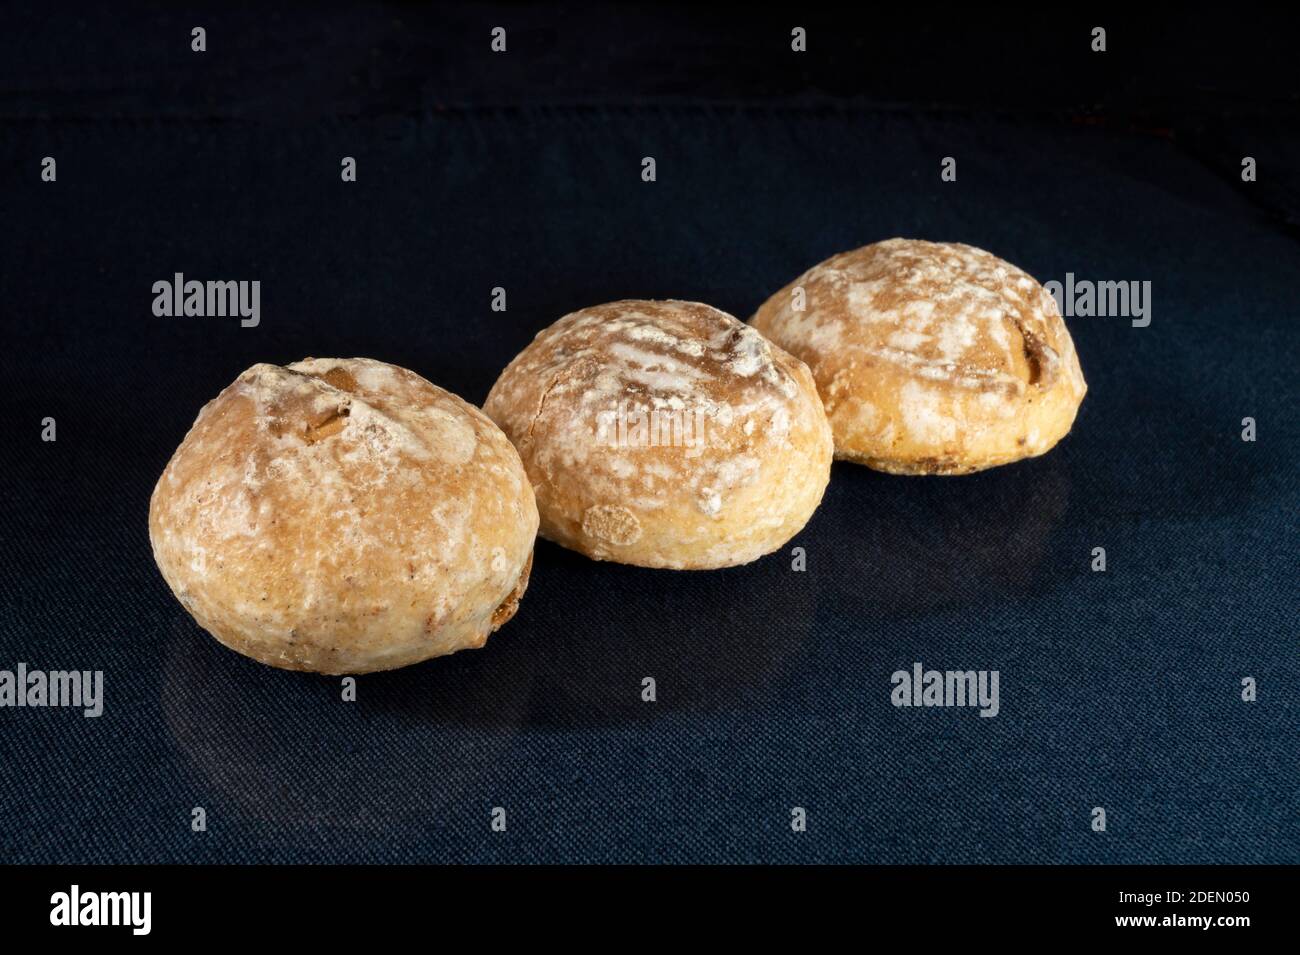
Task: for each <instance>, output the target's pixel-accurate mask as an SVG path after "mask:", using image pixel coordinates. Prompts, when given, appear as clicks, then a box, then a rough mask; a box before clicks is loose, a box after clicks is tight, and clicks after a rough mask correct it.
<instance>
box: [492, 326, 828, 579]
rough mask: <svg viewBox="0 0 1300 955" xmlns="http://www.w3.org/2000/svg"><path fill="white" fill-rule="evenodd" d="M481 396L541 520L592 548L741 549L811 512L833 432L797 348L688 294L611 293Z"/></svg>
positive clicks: (660, 555)
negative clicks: (642, 296)
mask: <svg viewBox="0 0 1300 955" xmlns="http://www.w3.org/2000/svg"><path fill="white" fill-rule="evenodd" d="M484 410H486V411H487V413H488V415H489V416H490V417H491V418H492V419H493V420H494V421H496V422H497V423H498V424H499V425H500V426H501V428H502V430H503V431H505V433H506V434H507V435H508V436H509V437H510V439H511V440H512V441H514V443H515V446H516V447H517V448H518V449H519V452H520V456H521V457H522V458H523V461H524V467H525V468H526V469H527V470H528V475H529V478H530V480H531V481H532V483H533V490H534V492H535V494H536V496H537V502H538V509H539V511H540V514H541V534H542V536H543V537H546V538H548V539H550V540H553V541H556V542H557V543H560V544H563V545H564V546H566V547H570V548H572V549H574V550H577V551H580V552H581V553H584V554H586V555H588V556H590V557H593V558H596V559H599V560H615V561H620V562H623V563H630V564H639V565H641V566H647V567H669V568H678V569H704V568H712V567H726V566H732V565H735V564H743V563H747V562H749V561H751V560H754V559H755V558H757V557H760V556H762V555H763V554H766V553H770V552H771V551H773V550H775V549H776V548H778V547H780V546H781V545H782V544H784V543H785V542H786V541H788V540H789V539H790V538H791V537H792V536H793V535H794V534H796V533H797V532H798V531H799V530H800V529H801V528H802V527H803V526H804V524H805V523H806V522H807V521H808V518H809V517H810V516H811V515H812V512H813V510H814V509H815V508H816V507H817V504H818V503H819V502H820V500H821V496H822V492H823V491H824V490H825V487H826V483H827V481H828V480H829V477H830V462H831V452H832V447H831V435H830V428H829V426H828V424H827V422H826V417H825V414H824V412H823V411H822V407H821V402H820V400H819V399H818V397H817V392H816V388H815V386H814V384H813V380H812V376H811V375H810V374H809V372H808V369H807V368H806V367H805V366H804V365H803V363H802V362H800V361H798V360H797V359H795V358H792V357H791V356H790V355H788V354H786V353H785V352H784V351H782V350H781V349H780V348H777V347H775V346H773V345H772V344H771V343H770V342H769V341H767V340H766V339H765V338H764V337H763V336H762V335H760V334H759V333H758V332H756V331H754V330H753V329H752V328H749V327H748V326H746V325H745V324H743V323H742V322H740V321H738V320H736V319H735V318H733V317H732V316H730V315H728V314H726V313H725V312H721V311H719V310H718V309H715V308H712V307H710V306H708V305H703V304H700V303H697V302H681V301H639V300H629V301H621V302H611V303H608V304H605V305H597V306H594V307H592V308H585V309H582V310H581V311H578V312H574V313H572V314H569V315H566V316H565V317H563V318H561V319H560V320H559V321H558V322H556V323H555V324H554V325H551V326H550V327H549V328H547V329H545V330H543V331H542V332H541V333H539V334H538V335H537V337H536V338H535V339H534V340H533V342H532V343H531V344H530V345H528V347H527V348H525V349H524V350H523V352H521V353H520V354H519V355H518V356H517V357H516V358H515V360H514V361H512V362H511V363H510V365H509V366H508V367H507V368H506V370H505V371H504V372H503V373H502V375H501V377H500V379H498V381H497V383H496V385H495V386H493V388H492V392H491V394H489V395H488V399H487V402H486V403H485V405H484Z"/></svg>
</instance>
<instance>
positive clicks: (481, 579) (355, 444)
mask: <svg viewBox="0 0 1300 955" xmlns="http://www.w3.org/2000/svg"><path fill="white" fill-rule="evenodd" d="M536 533H537V507H536V504H535V503H534V501H533V492H532V489H531V488H530V487H529V484H528V478H527V475H525V474H524V469H523V466H522V465H521V464H520V461H519V455H518V454H516V453H515V449H514V448H513V447H511V445H510V442H509V441H507V440H506V436H505V435H503V434H502V433H501V431H500V430H499V429H498V428H497V427H496V425H494V424H493V423H492V422H491V421H489V420H488V419H487V418H486V417H485V416H484V415H483V414H482V412H480V411H479V410H478V409H477V408H475V407H473V406H472V405H470V404H467V403H466V402H464V401H462V400H461V399H459V398H457V397H456V396H455V395H453V394H450V393H449V392H446V391H443V390H442V389H441V388H438V387H436V386H435V385H431V384H430V383H429V382H427V381H425V380H424V379H423V378H421V377H420V376H419V375H417V374H415V373H414V372H410V371H407V370H406V369H404V368H398V367H396V366H394V365H386V364H384V363H383V362H379V361H371V360H369V359H365V358H345V359H335V358H308V359H306V360H305V361H300V362H297V363H295V364H292V365H288V366H287V367H284V368H281V367H278V366H276V365H254V366H253V367H252V368H250V369H248V371H246V372H244V373H243V374H242V375H240V376H239V378H237V379H236V380H235V382H234V384H232V385H230V387H228V388H226V390H225V391H223V392H221V394H219V395H218V396H217V397H216V398H215V399H214V400H213V401H210V402H208V404H207V405H205V406H204V408H203V410H202V411H200V412H199V416H198V419H197V420H196V421H195V422H194V426H193V427H192V428H191V429H190V432H189V434H187V435H186V436H185V440H184V441H182V442H181V446H180V447H179V448H177V450H176V453H175V454H174V455H172V459H171V461H170V462H169V463H168V465H167V469H166V470H165V471H164V472H163V475H162V477H161V478H160V479H159V481H158V486H157V487H156V488H154V492H153V498H152V499H151V500H150V502H149V537H150V539H151V541H152V542H153V552H154V559H155V560H157V562H158V567H159V569H160V570H161V571H162V574H163V577H164V578H166V580H167V583H168V585H169V586H170V587H171V588H172V591H173V592H174V593H175V594H176V597H177V599H178V600H180V602H181V604H182V605H183V606H184V607H185V609H186V610H188V611H189V612H190V613H191V614H193V616H194V619H195V620H197V621H198V623H199V625H200V626H201V627H203V628H204V629H205V630H207V631H209V632H210V633H211V634H212V635H213V636H215V637H216V638H217V639H218V640H220V641H221V642H222V643H224V644H225V645H226V646H228V647H230V648H231V649H232V650H237V651H238V652H240V653H243V654H246V655H247V656H250V657H252V658H254V659H255V660H260V661H261V662H263V663H269V664H270V665H272V666H277V667H283V668H285V669H287V670H311V671H315V672H320V673H368V672H370V671H373V670H388V669H392V668H394V667H400V666H406V665H407V664H409V663H416V662H418V661H420V660H425V659H427V658H429V657H436V656H440V655H442V654H444V653H453V652H455V651H456V650H460V649H463V648H465V647H481V646H482V645H483V644H484V642H485V641H486V640H487V637H488V634H489V633H491V632H492V631H494V630H496V629H497V628H498V627H499V626H501V625H502V624H503V623H505V622H506V621H507V620H509V619H510V618H511V617H512V616H514V613H515V609H516V606H517V604H518V601H519V598H520V596H521V595H522V594H523V592H524V588H525V587H526V586H527V585H528V572H529V569H530V567H531V565H532V551H533V541H534V538H535V535H536Z"/></svg>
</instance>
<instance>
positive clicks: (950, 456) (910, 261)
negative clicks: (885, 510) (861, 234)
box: [751, 239, 1088, 474]
mask: <svg viewBox="0 0 1300 955" xmlns="http://www.w3.org/2000/svg"><path fill="white" fill-rule="evenodd" d="M798 289H802V305H803V308H802V310H801V311H800V310H798V308H799V305H800V304H801V303H800V295H799V294H797V292H796V290H798ZM751 324H753V326H754V327H755V328H757V329H758V330H759V331H760V332H762V333H763V334H764V335H766V336H768V337H769V338H771V339H772V341H774V342H776V343H777V344H778V345H780V346H781V347H782V348H784V349H786V350H787V351H789V352H790V353H791V354H793V355H795V356H796V357H798V358H801V359H803V360H804V361H805V362H807V363H808V367H809V368H811V369H812V373H813V377H814V378H815V379H816V380H817V389H818V391H820V392H821V396H822V401H823V402H824V403H825V405H826V414H827V415H828V416H829V418H830V422H831V428H832V430H833V431H834V432H835V456H836V457H837V458H844V459H846V460H849V461H857V462H859V463H861V464H866V465H867V466H868V467H873V468H876V469H877V470H880V471H889V472H892V473H894V474H967V473H969V472H971V471H979V470H982V469H984V468H991V467H994V466H995V465H999V464H1007V463H1009V462H1011V461H1018V460H1020V459H1021V458H1026V457H1032V456H1034V455H1039V454H1042V453H1043V452H1045V451H1047V450H1048V449H1050V448H1051V447H1052V446H1053V445H1054V444H1056V442H1057V441H1059V440H1061V438H1063V437H1064V436H1065V434H1066V433H1067V432H1068V431H1069V430H1070V425H1071V424H1073V422H1074V416H1075V413H1076V412H1077V411H1078V408H1079V403H1080V402H1081V401H1082V400H1083V395H1084V392H1086V391H1087V390H1088V389H1087V385H1085V384H1084V381H1083V374H1082V372H1081V371H1080V370H1079V359H1078V357H1077V356H1076V355H1075V352H1074V342H1072V341H1071V340H1070V333H1069V332H1068V331H1066V328H1065V322H1064V321H1062V319H1061V313H1060V311H1059V310H1058V309H1057V307H1056V301H1055V300H1054V299H1053V298H1052V296H1051V294H1050V293H1048V292H1047V290H1046V289H1044V288H1043V287H1042V286H1041V285H1039V284H1038V283H1037V282H1036V281H1034V279H1033V278H1031V277H1030V276H1028V275H1026V274H1025V273H1024V272H1022V271H1020V269H1018V268H1016V267H1015V266H1014V265H1011V264H1010V263H1009V262H1004V261H1003V260H1002V259H999V258H997V257H996V256H994V255H991V254H990V253H988V252H985V251H983V250H982V249H976V248H974V247H972V246H969V245H961V244H959V243H953V242H922V241H919V240H915V239H890V240H888V241H886V242H877V243H875V244H874V245H868V246H865V247H864V248H861V249H855V250H853V251H852V252H844V253H841V254H840V255H835V256H832V257H831V258H829V259H827V260H826V261H825V262H822V263H821V264H820V265H815V266H813V267H812V268H811V269H809V270H808V271H807V272H805V273H804V274H803V275H801V276H799V278H797V279H795V280H794V281H793V282H791V283H790V284H789V285H787V286H786V287H785V288H783V289H782V290H781V291H779V292H777V293H776V294H775V295H773V296H772V297H771V298H769V299H768V300H767V301H766V302H764V303H763V305H762V307H761V308H759V310H758V312H757V314H755V316H754V318H753V320H752V323H751Z"/></svg>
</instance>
